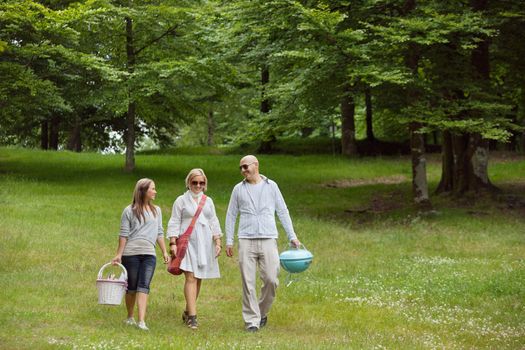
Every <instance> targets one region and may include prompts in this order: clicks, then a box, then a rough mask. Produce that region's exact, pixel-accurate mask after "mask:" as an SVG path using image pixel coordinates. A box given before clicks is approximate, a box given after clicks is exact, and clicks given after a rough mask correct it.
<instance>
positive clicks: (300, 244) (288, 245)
mask: <svg viewBox="0 0 525 350" xmlns="http://www.w3.org/2000/svg"><path fill="white" fill-rule="evenodd" d="M301 247H302V249H304V250H308V249H306V246H305V245H304V244H302V243H299V246H298V247H296V246H294V245H293V244H292V243H290V242H288V244H286V247H285V249H289V248H292V249H297V250H299V249H301Z"/></svg>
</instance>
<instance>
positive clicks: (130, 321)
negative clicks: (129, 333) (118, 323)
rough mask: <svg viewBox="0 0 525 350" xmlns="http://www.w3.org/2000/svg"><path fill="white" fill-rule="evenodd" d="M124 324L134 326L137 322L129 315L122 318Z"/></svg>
mask: <svg viewBox="0 0 525 350" xmlns="http://www.w3.org/2000/svg"><path fill="white" fill-rule="evenodd" d="M124 324H125V325H126V326H136V325H137V322H135V319H134V318H133V317H130V318H127V319H125V320H124Z"/></svg>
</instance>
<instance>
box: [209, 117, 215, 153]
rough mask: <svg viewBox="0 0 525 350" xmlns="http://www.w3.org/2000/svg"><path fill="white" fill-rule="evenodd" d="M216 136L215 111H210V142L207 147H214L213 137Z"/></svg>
mask: <svg viewBox="0 0 525 350" xmlns="http://www.w3.org/2000/svg"><path fill="white" fill-rule="evenodd" d="M214 135H215V120H214V119H213V111H212V110H211V109H210V110H209V111H208V140H207V145H208V146H213V136H214Z"/></svg>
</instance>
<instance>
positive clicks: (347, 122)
mask: <svg viewBox="0 0 525 350" xmlns="http://www.w3.org/2000/svg"><path fill="white" fill-rule="evenodd" d="M341 153H342V154H343V155H344V156H355V155H357V144H356V140H355V102H354V97H353V96H352V95H351V89H350V87H349V86H346V87H345V89H344V95H343V97H342V98H341Z"/></svg>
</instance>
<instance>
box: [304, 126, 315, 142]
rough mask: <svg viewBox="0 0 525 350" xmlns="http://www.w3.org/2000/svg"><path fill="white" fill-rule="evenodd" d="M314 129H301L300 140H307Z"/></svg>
mask: <svg viewBox="0 0 525 350" xmlns="http://www.w3.org/2000/svg"><path fill="white" fill-rule="evenodd" d="M314 130H315V129H314V128H312V127H307V126H305V127H302V128H301V138H303V139H305V138H307V137H308V136H310V135H312V133H313V132H314Z"/></svg>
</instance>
